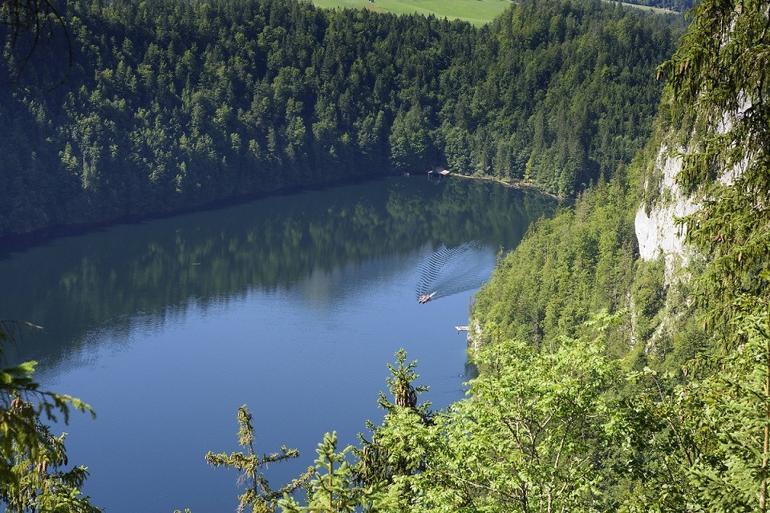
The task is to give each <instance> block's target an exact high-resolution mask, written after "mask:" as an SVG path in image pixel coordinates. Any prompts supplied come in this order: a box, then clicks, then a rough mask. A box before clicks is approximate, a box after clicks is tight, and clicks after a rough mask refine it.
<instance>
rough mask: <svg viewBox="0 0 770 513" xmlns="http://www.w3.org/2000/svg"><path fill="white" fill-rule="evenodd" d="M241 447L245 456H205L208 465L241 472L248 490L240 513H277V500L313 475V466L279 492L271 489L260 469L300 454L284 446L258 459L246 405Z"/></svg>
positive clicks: (240, 410) (241, 420)
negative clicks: (247, 511) (250, 512)
mask: <svg viewBox="0 0 770 513" xmlns="http://www.w3.org/2000/svg"><path fill="white" fill-rule="evenodd" d="M238 444H239V445H240V446H241V447H243V448H244V449H245V450H246V452H245V453H244V452H232V453H230V454H227V453H224V452H220V453H216V454H215V453H213V452H211V451H209V452H208V453H207V454H206V462H207V463H208V464H209V465H211V466H213V467H230V468H234V469H236V470H239V471H240V472H242V474H241V476H240V478H239V479H238V482H239V483H246V485H247V489H246V491H245V492H243V493H242V494H241V495H240V496H239V497H238V511H245V510H246V508H248V507H251V511H252V512H253V513H271V512H273V511H275V508H276V506H277V504H278V499H280V498H281V497H283V496H284V495H286V494H289V493H292V492H293V491H295V490H296V489H297V488H299V487H300V486H302V485H303V484H305V483H306V482H307V481H308V480H309V479H310V477H311V476H312V474H313V469H312V467H311V468H309V469H308V470H307V472H305V473H304V474H302V475H301V476H300V477H298V478H297V479H294V480H293V481H291V482H290V483H288V484H286V485H285V486H283V487H281V488H279V489H277V490H274V489H272V488H271V487H270V484H269V482H268V480H267V478H266V477H265V475H264V474H263V473H262V472H261V471H260V469H261V468H263V467H266V466H267V465H269V464H270V463H277V462H279V461H284V460H288V459H292V458H296V457H298V456H299V451H297V450H296V449H289V448H288V447H286V446H283V447H281V450H280V451H279V452H276V453H272V454H264V455H262V456H259V455H258V454H257V453H256V452H255V451H254V425H253V423H252V416H251V413H250V412H249V409H248V408H247V407H246V405H243V406H241V407H240V408H238Z"/></svg>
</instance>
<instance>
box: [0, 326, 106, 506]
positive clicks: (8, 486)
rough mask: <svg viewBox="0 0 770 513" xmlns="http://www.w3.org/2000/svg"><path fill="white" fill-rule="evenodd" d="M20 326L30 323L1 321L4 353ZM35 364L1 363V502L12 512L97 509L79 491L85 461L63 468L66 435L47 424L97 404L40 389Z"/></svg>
mask: <svg viewBox="0 0 770 513" xmlns="http://www.w3.org/2000/svg"><path fill="white" fill-rule="evenodd" d="M19 326H21V327H25V326H26V325H23V324H22V325H19V324H18V323H11V322H8V321H3V322H0V358H1V357H2V356H3V346H4V345H5V344H7V343H9V342H10V341H11V339H12V338H14V337H12V335H13V334H14V333H15V330H16V329H18V328H19ZM33 327H34V328H38V327H36V326H33ZM36 367H37V362H34V361H28V362H24V363H21V364H19V365H16V366H14V367H6V368H0V504H3V505H4V506H5V510H6V511H8V512H9V513H24V512H35V511H45V512H49V511H50V512H61V513H65V512H67V513H69V512H78V513H92V512H98V511H100V510H99V509H98V508H96V507H95V506H93V505H91V503H90V501H89V498H88V497H86V496H83V495H82V494H81V493H80V488H81V487H82V485H83V483H84V481H85V479H86V477H87V476H88V472H87V470H86V467H83V466H77V467H73V468H71V469H69V470H68V469H65V467H66V465H67V453H66V448H65V446H64V437H65V435H60V436H56V435H54V434H53V433H52V432H51V430H50V428H49V427H48V426H47V425H45V424H44V422H46V421H47V422H56V421H57V420H59V419H61V420H63V422H64V423H65V424H66V423H67V422H68V420H69V414H70V411H71V409H72V408H74V409H76V410H79V411H82V412H87V413H90V414H91V415H93V410H92V409H91V407H90V406H88V405H87V404H85V403H84V402H82V401H81V400H79V399H77V398H75V397H72V396H68V395H63V394H57V393H54V392H49V391H45V390H41V389H40V387H39V385H38V384H37V383H36V382H35V380H34V373H35V368H36Z"/></svg>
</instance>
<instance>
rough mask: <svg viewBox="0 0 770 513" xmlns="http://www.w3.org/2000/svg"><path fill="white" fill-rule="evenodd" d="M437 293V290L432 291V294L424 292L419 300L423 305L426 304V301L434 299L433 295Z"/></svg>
mask: <svg viewBox="0 0 770 513" xmlns="http://www.w3.org/2000/svg"><path fill="white" fill-rule="evenodd" d="M435 295H436V293H435V292H431V293H430V294H423V295H421V296H420V297H418V298H417V302H418V303H420V304H421V305H424V304H425V303H427V302H428V301H430V300H431V299H433V296H435Z"/></svg>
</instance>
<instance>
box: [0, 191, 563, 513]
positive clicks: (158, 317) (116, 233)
mask: <svg viewBox="0 0 770 513" xmlns="http://www.w3.org/2000/svg"><path fill="white" fill-rule="evenodd" d="M552 208H553V204H552V203H551V202H549V201H548V200H547V199H545V198H543V197H542V196H540V195H537V194H530V193H523V192H521V191H516V190H512V189H508V188H504V187H501V186H498V185H494V184H488V183H479V182H473V181H461V180H443V181H437V182H436V181H429V180H427V179H426V178H423V177H412V178H406V177H401V178H388V179H383V180H378V181H372V182H367V183H363V184H356V185H346V186H340V187H334V188H329V189H324V190H318V191H307V192H302V193H297V194H291V195H283V196H275V197H271V198H267V199H262V200H256V201H253V202H250V203H245V204H240V205H236V206H232V207H227V208H222V209H217V210H209V211H203V212H197V213H193V214H186V215H180V216H176V217H172V218H166V219H160V220H153V221H148V222H144V223H139V224H131V225H119V226H114V227H110V228H106V229H102V230H98V231H92V232H90V233H87V234H83V235H77V236H69V237H60V238H56V239H53V240H50V241H49V242H47V243H45V244H43V245H39V246H36V247H32V248H26V249H23V250H11V249H10V248H2V247H0V283H2V284H3V294H2V297H0V318H6V319H23V320H29V321H31V322H34V323H36V324H39V325H41V326H43V327H44V328H45V329H44V331H42V332H39V333H32V332H28V333H24V334H23V335H22V337H21V339H20V340H19V341H18V342H17V343H16V346H15V347H14V348H12V350H11V353H10V357H11V359H12V360H23V359H37V360H39V361H40V366H41V367H40V375H39V378H40V381H41V382H42V383H43V384H44V386H45V387H46V388H48V389H52V390H56V391H59V392H64V393H69V394H73V395H76V396H78V397H80V398H82V399H84V400H86V401H87V402H89V403H90V404H91V405H92V406H93V407H94V409H95V410H96V413H97V417H96V419H95V420H91V419H90V417H87V416H83V415H75V416H74V418H73V419H72V421H71V423H70V424H69V425H68V426H66V427H64V428H63V429H65V430H66V431H67V432H68V433H69V435H68V438H67V441H68V442H67V444H68V447H69V455H70V462H72V463H76V464H84V465H87V466H88V467H89V470H90V472H91V476H90V477H89V479H88V481H87V484H86V487H85V491H86V493H88V494H89V495H91V496H92V497H93V501H94V503H95V504H97V505H99V506H102V507H104V508H105V511H107V512H108V513H112V512H115V513H135V512H140V511H141V512H168V513H170V512H171V511H173V510H174V509H175V508H185V507H189V508H191V509H192V511H193V513H208V512H211V513H214V512H223V511H233V510H234V509H235V507H236V504H237V499H236V496H237V494H238V493H239V490H238V487H237V486H236V482H235V481H236V477H237V475H236V473H235V472H231V471H228V470H223V469H213V468H210V467H208V466H207V465H206V463H205V462H204V460H203V455H204V454H205V453H206V451H208V450H213V451H231V450H237V448H238V447H237V444H236V436H235V435H236V429H237V426H236V421H235V413H236V409H237V408H238V406H240V405H241V404H247V405H248V406H249V408H250V409H251V410H252V413H253V414H254V423H255V427H256V432H257V439H256V446H257V448H258V450H259V451H262V452H272V451H274V450H277V449H278V448H279V447H280V446H281V445H282V444H286V445H288V446H289V447H296V448H298V449H299V450H300V453H301V457H300V458H298V459H297V460H293V461H291V462H289V463H282V464H279V465H274V466H272V467H271V468H270V469H269V472H268V476H269V477H270V479H271V482H272V483H273V484H274V485H275V487H278V486H280V485H281V484H282V483H283V482H285V481H287V480H289V479H290V478H291V477H293V476H294V475H296V474H298V473H300V472H301V471H302V470H303V469H304V468H306V467H307V466H308V465H309V464H310V463H311V462H312V460H313V459H314V456H315V453H314V448H315V446H316V444H317V443H318V442H319V441H320V440H321V438H322V436H323V434H324V432H326V431H331V430H336V431H337V433H338V435H339V437H340V439H341V441H342V442H343V443H352V442H353V441H354V440H355V435H356V433H357V432H359V431H363V430H364V428H365V426H364V422H365V420H366V419H373V420H378V419H380V418H381V415H382V412H381V411H380V410H379V409H378V408H377V401H376V398H377V393H378V392H379V391H380V390H384V388H385V377H386V374H387V370H386V367H385V366H386V363H388V362H390V361H392V359H393V353H394V352H395V351H396V350H398V349H399V348H400V347H404V348H405V349H406V350H407V351H408V354H409V358H410V359H414V358H416V359H418V360H419V367H418V370H419V372H420V375H421V379H420V383H424V384H428V385H430V386H431V390H430V392H429V393H428V394H427V397H428V399H429V400H430V401H432V402H433V404H434V406H436V407H445V406H447V405H448V404H449V403H450V402H452V401H454V400H456V399H458V398H460V397H462V394H463V382H464V381H465V380H466V344H465V336H464V334H458V333H457V332H456V331H455V329H454V326H455V325H456V324H466V322H467V316H468V310H469V305H470V303H471V301H472V297H473V293H474V292H475V290H476V289H475V287H476V286H477V285H478V283H475V281H474V280H476V278H477V276H482V275H483V276H486V275H488V273H489V272H490V271H491V270H492V267H493V266H494V263H495V259H496V256H497V254H498V253H499V251H500V250H501V249H503V250H504V249H511V248H513V247H515V245H516V244H517V243H518V241H519V240H520V239H521V237H522V236H523V234H524V232H525V231H526V230H527V228H528V227H529V225H530V223H531V222H532V221H534V220H535V219H537V218H538V217H540V216H543V215H546V214H548V213H549V212H550V211H551V210H552ZM467 243H472V244H470V245H469V246H468V247H467V248H466V249H465V250H464V251H463V252H462V258H463V260H462V261H454V262H452V265H451V266H449V267H447V268H448V269H451V270H452V271H451V272H452V274H453V275H454V274H456V275H458V278H457V280H455V281H454V282H453V283H454V288H453V286H451V285H449V284H447V285H446V287H447V290H448V291H450V289H452V290H451V291H450V292H452V293H451V294H449V295H444V296H441V295H440V294H439V297H438V299H436V300H434V301H431V302H430V303H428V304H426V305H420V304H418V302H417V300H416V293H417V288H418V284H419V283H420V282H421V280H422V281H423V282H424V281H425V280H424V273H425V270H424V269H425V263H426V262H429V261H430V258H431V255H433V254H434V252H436V251H442V248H456V247H458V246H461V245H463V244H467ZM466 262H467V268H468V269H472V273H474V274H473V276H471V274H468V275H467V276H465V277H464V278H463V276H462V274H463V273H464V270H463V269H464V268H466ZM468 273H471V271H470V270H469V271H468ZM483 276H482V277H483ZM458 284H462V286H460V287H459V288H463V287H471V288H470V289H468V290H463V291H460V292H456V289H457V288H458V287H457V286H458ZM441 286H443V285H441Z"/></svg>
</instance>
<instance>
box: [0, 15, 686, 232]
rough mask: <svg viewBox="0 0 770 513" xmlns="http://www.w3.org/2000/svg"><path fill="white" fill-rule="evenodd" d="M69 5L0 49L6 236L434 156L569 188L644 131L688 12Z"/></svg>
mask: <svg viewBox="0 0 770 513" xmlns="http://www.w3.org/2000/svg"><path fill="white" fill-rule="evenodd" d="M66 20H67V28H68V31H67V34H66V35H65V33H64V32H63V31H62V30H61V29H60V28H57V26H56V24H55V23H54V24H53V25H52V35H51V34H48V36H47V37H44V38H42V39H41V41H39V42H38V43H37V44H38V45H39V46H38V47H37V51H35V52H33V53H32V54H31V56H30V57H26V50H28V49H29V41H27V40H25V39H24V38H23V37H22V38H20V39H19V40H18V41H16V43H15V45H13V46H10V47H7V48H6V52H5V57H6V59H5V60H4V64H3V67H2V70H1V71H2V73H3V74H4V75H6V76H7V77H9V79H10V80H11V82H12V84H13V87H4V88H3V89H2V91H0V96H1V98H0V99H2V102H0V121H2V123H0V132H1V133H2V135H3V137H2V138H0V141H2V142H0V152H2V154H3V155H4V160H3V164H2V166H1V167H0V179H2V180H3V181H4V183H6V184H7V186H6V187H5V188H3V190H2V191H0V236H3V235H12V234H23V233H28V232H35V231H39V230H44V229H49V228H52V227H55V226H59V225H65V226H66V225H78V224H93V223H104V222H110V221H113V220H118V219H127V218H128V219H131V218H134V219H135V218H142V217H146V216H149V215H159V214H166V213H172V212H177V211H181V210H186V209H190V208H195V207H199V206H203V205H209V204H213V203H217V202H221V201H225V200H232V199H234V198H238V197H248V196H253V195H259V194H268V193H272V192H275V191H282V190H287V189H291V188H296V187H308V186H318V185H324V184H330V183H334V182H339V181H348V180H355V179H361V178H367V177H373V176H381V175H385V174H393V173H403V172H412V173H414V172H425V170H426V169H427V168H428V167H430V166H433V165H448V166H449V168H450V169H452V170H453V171H457V172H461V173H467V174H472V173H479V174H488V175H493V176H497V177H501V178H505V179H518V180H521V179H524V180H527V181H528V182H531V183H533V184H534V185H535V186H537V187H539V188H541V189H543V190H546V191H548V192H553V193H555V194H558V195H560V196H571V195H572V194H574V193H575V192H577V191H580V190H582V189H583V188H584V187H585V186H586V185H587V184H590V183H592V182H594V181H596V180H597V179H598V178H599V177H600V176H605V177H609V176H610V175H611V174H612V173H613V172H614V170H615V169H616V168H617V166H618V165H620V164H622V163H624V162H627V161H628V160H630V158H631V156H632V155H633V154H634V152H635V151H637V150H638V149H639V147H640V144H641V142H640V141H643V140H644V138H645V136H646V135H647V134H648V133H649V127H650V121H651V119H652V116H653V114H654V112H655V106H656V104H657V101H658V98H659V93H660V84H659V83H658V82H656V80H655V73H654V69H655V66H657V65H658V64H659V63H660V62H662V61H663V60H664V59H665V58H666V57H667V56H668V55H669V54H670V53H671V52H672V51H673V48H674V45H675V42H676V39H677V34H679V32H680V30H681V28H682V21H681V19H679V18H678V17H675V16H660V15H651V14H648V13H641V12H638V11H636V10H633V9H627V8H622V7H619V6H616V5H608V4H606V3H603V2H601V1H599V0H595V1H587V2H567V1H563V2H545V3H543V2H534V1H528V2H523V3H522V4H521V5H514V6H512V7H511V8H510V9H509V10H507V11H506V12H505V13H504V14H503V15H502V16H501V17H500V18H499V19H497V20H495V21H494V22H493V23H492V24H490V25H488V26H485V27H482V28H475V27H472V26H471V25H469V24H467V23H462V22H448V21H446V20H439V19H436V18H434V17H423V16H416V15H414V16H393V15H381V14H375V13H371V12H368V11H365V10H341V11H325V10H319V9H316V8H314V7H313V6H312V5H310V4H307V3H303V2H295V1H288V2H285V1H278V0H240V1H234V0H233V1H224V0H222V1H217V2H212V3H210V4H203V3H198V2H170V1H162V0H159V1H156V2H147V3H134V2H125V3H124V2H108V3H102V2H87V1H85V0H80V1H73V2H68V3H67V12H66ZM68 50H71V51H72V59H71V63H69V58H68V55H67V53H68Z"/></svg>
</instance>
